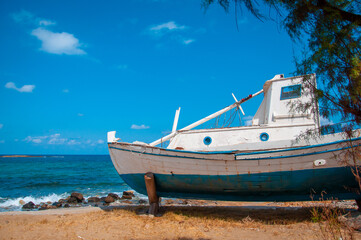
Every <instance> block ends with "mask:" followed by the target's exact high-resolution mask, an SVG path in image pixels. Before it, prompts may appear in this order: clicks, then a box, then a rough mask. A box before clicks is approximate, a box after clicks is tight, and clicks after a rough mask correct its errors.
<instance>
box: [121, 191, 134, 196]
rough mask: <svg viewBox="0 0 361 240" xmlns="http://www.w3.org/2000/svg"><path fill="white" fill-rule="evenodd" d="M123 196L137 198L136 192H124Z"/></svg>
mask: <svg viewBox="0 0 361 240" xmlns="http://www.w3.org/2000/svg"><path fill="white" fill-rule="evenodd" d="M123 196H131V197H135V195H134V191H123Z"/></svg>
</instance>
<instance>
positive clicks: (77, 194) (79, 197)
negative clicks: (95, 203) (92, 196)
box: [70, 192, 84, 203]
mask: <svg viewBox="0 0 361 240" xmlns="http://www.w3.org/2000/svg"><path fill="white" fill-rule="evenodd" d="M70 197H74V198H76V199H77V201H78V202H79V203H80V202H82V201H83V199H84V197H83V194H81V193H78V192H73V193H72V194H71V195H70Z"/></svg>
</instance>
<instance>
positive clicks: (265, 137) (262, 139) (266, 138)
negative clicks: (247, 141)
mask: <svg viewBox="0 0 361 240" xmlns="http://www.w3.org/2000/svg"><path fill="white" fill-rule="evenodd" d="M259 138H260V139H261V141H263V142H265V141H268V139H269V135H268V134H267V133H261V135H260V136H259Z"/></svg>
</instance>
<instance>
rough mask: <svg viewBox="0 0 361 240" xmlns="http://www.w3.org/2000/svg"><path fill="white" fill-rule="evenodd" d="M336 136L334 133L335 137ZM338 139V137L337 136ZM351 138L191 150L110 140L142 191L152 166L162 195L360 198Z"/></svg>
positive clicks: (122, 170)
mask: <svg viewBox="0 0 361 240" xmlns="http://www.w3.org/2000/svg"><path fill="white" fill-rule="evenodd" d="M335 139H338V138H335ZM339 139H340V138H339ZM350 143H352V145H353V146H359V145H361V138H354V139H352V141H349V140H348V141H346V140H336V141H331V142H330V141H327V139H326V140H324V141H321V142H319V143H318V144H311V145H307V146H295V147H287V148H282V149H268V150H252V151H242V150H237V151H220V152H191V151H183V150H174V149H165V148H159V147H152V146H149V145H139V144H130V143H121V142H114V143H109V144H108V147H109V151H110V155H111V159H112V161H113V164H114V166H115V168H116V170H117V171H118V173H119V175H120V177H121V178H122V179H123V180H124V181H125V182H126V183H127V184H128V185H129V186H130V187H131V188H133V189H134V190H136V191H137V192H139V193H141V194H146V193H147V191H146V186H145V183H144V174H145V173H147V172H152V173H153V174H154V177H155V183H156V189H157V194H158V196H160V197H170V198H190V199H211V200H230V201H309V200H312V199H313V200H319V199H320V198H321V197H323V198H327V199H340V200H341V199H358V198H359V197H360V195H359V194H357V193H356V192H353V191H352V189H354V188H357V187H358V184H357V182H356V180H355V177H354V175H353V174H352V171H351V168H350V167H346V166H345V164H346V165H347V163H345V162H341V161H340V159H344V158H345V156H344V154H345V152H347V150H348V149H349V148H350V145H349V144H350Z"/></svg>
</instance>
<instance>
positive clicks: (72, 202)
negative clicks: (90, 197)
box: [67, 197, 78, 204]
mask: <svg viewBox="0 0 361 240" xmlns="http://www.w3.org/2000/svg"><path fill="white" fill-rule="evenodd" d="M67 203H70V204H77V203H78V199H77V198H76V197H70V198H69V199H68V200H67Z"/></svg>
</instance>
